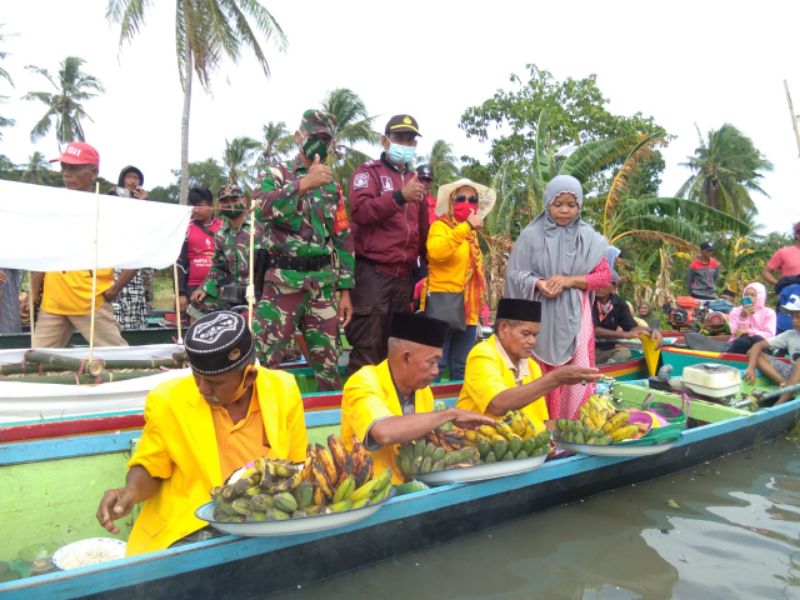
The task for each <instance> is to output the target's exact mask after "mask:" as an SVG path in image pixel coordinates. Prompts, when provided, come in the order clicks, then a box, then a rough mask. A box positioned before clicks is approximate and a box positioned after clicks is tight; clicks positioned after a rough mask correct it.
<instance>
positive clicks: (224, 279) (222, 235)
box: [202, 219, 264, 298]
mask: <svg viewBox="0 0 800 600" xmlns="http://www.w3.org/2000/svg"><path fill="white" fill-rule="evenodd" d="M263 237H264V228H263V226H262V225H261V223H259V222H258V221H256V234H255V240H254V243H255V248H254V250H258V249H259V248H260V247H261V246H260V244H261V243H262V242H263ZM249 278H250V222H249V221H245V222H244V223H243V224H242V226H241V228H239V229H238V230H237V229H233V227H231V224H230V221H228V220H227V219H224V224H223V226H222V227H220V228H219V230H217V232H216V233H215V234H214V258H213V263H212V265H211V270H210V271H209V272H208V275H207V276H206V278H205V281H203V286H202V289H203V291H204V292H205V293H206V294H208V295H209V296H211V297H212V298H218V297H219V294H220V288H221V287H222V286H223V285H229V284H236V285H247V282H248V281H249Z"/></svg>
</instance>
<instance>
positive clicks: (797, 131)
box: [783, 79, 800, 156]
mask: <svg viewBox="0 0 800 600" xmlns="http://www.w3.org/2000/svg"><path fill="white" fill-rule="evenodd" d="M783 88H784V89H785V90H786V101H787V102H788V103H789V113H790V114H791V116H792V129H794V137H795V139H796V140H797V151H798V156H800V127H798V125H797V115H796V114H795V112H794V106H793V105H792V95H791V94H790V93H789V82H788V81H786V80H785V79H784V80H783Z"/></svg>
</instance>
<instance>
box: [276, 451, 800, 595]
mask: <svg viewBox="0 0 800 600" xmlns="http://www.w3.org/2000/svg"><path fill="white" fill-rule="evenodd" d="M273 598H287V599H297V600H299V599H312V598H314V599H316V598H348V599H349V600H352V599H360V598H365V599H366V598H370V599H374V598H403V599H405V598H409V599H411V598H415V599H416V598H425V599H427V598H436V599H444V598H459V599H465V600H471V599H484V598H492V599H495V598H499V599H517V598H546V599H551V598H552V599H561V598H564V599H570V600H571V599H595V598H604V599H605V598H613V599H628V598H654V599H655V598H687V599H703V600H705V599H717V598H719V599H725V600H729V599H731V598H796V599H800V446H798V445H797V443H795V442H793V441H790V440H787V439H785V438H784V437H781V438H780V439H778V440H776V441H775V442H770V443H766V444H762V445H760V446H759V447H757V448H754V449H752V450H748V451H745V452H741V453H738V454H734V455H730V456H727V457H724V458H721V459H719V460H716V461H713V462H711V463H707V464H704V465H700V466H699V467H696V468H694V469H691V470H688V471H682V472H680V473H677V474H673V475H669V476H667V477H663V478H661V479H658V480H655V481H651V482H647V483H644V484H639V485H635V486H631V487H626V488H622V489H618V490H616V491H613V492H609V493H605V494H601V495H599V496H594V497H592V498H587V499H585V500H583V501H581V502H577V503H574V504H569V505H565V506H561V507H558V508H554V509H550V510H547V511H543V512H540V513H537V514H534V515H531V516H528V517H525V518H523V519H519V520H517V521H514V522H511V523H508V524H505V525H503V526H501V527H497V528H494V529H491V530H487V531H483V532H480V533H477V534H474V535H470V536H466V537H462V538H459V539H456V540H453V541H451V542H448V543H445V544H440V545H437V546H432V547H430V548H427V549H424V550H420V551H416V552H411V553H408V554H403V555H400V556H396V557H394V558H393V559H391V560H386V561H383V562H381V563H377V564H374V565H371V566H367V567H364V568H362V569H359V570H356V571H352V572H349V573H345V574H342V575H339V576H337V577H334V578H331V579H327V580H324V581H321V582H317V583H314V584H311V585H305V586H302V587H300V588H298V589H296V590H293V591H290V592H286V593H283V594H273V595H271V596H270V599H273Z"/></svg>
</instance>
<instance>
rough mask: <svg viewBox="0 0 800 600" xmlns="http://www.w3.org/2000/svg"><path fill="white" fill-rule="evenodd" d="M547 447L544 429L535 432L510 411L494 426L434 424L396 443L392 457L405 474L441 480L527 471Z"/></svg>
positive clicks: (544, 455) (541, 458)
mask: <svg viewBox="0 0 800 600" xmlns="http://www.w3.org/2000/svg"><path fill="white" fill-rule="evenodd" d="M549 451H550V434H549V433H548V432H547V431H542V432H540V433H538V434H537V433H536V429H535V427H534V426H533V424H532V423H531V422H530V420H529V419H528V417H527V415H525V414H524V413H522V412H520V411H510V412H509V413H508V414H506V416H505V417H504V418H503V420H502V421H498V422H497V423H496V424H495V425H494V426H492V425H481V427H480V428H479V429H477V430H472V429H459V428H457V427H454V426H452V424H450V425H448V426H444V427H440V428H439V429H436V430H435V431H432V432H431V433H429V434H428V435H426V436H425V437H424V438H422V439H419V440H416V441H414V442H410V443H408V444H404V445H403V446H401V447H400V453H399V454H398V456H397V459H396V460H397V464H398V466H399V467H400V470H401V471H402V472H403V473H404V474H405V475H406V478H407V479H417V480H419V481H422V482H424V483H426V484H428V485H444V484H448V483H468V482H470V481H482V480H486V479H495V478H497V477H505V476H506V475H515V474H518V473H525V472H526V471H532V470H533V469H535V468H537V467H539V466H540V465H541V464H542V463H544V461H545V460H546V459H547V454H548V452H549Z"/></svg>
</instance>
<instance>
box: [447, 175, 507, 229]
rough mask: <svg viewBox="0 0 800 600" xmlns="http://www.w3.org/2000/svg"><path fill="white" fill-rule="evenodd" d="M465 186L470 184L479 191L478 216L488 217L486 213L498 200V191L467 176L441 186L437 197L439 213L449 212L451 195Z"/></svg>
mask: <svg viewBox="0 0 800 600" xmlns="http://www.w3.org/2000/svg"><path fill="white" fill-rule="evenodd" d="M464 186H469V187H471V188H472V189H474V190H475V191H476V192H478V216H479V217H480V218H481V219H484V218H486V215H488V214H489V213H490V212H491V210H492V208H493V207H494V203H495V202H497V192H495V191H494V190H493V189H492V188H490V187H487V186H485V185H483V184H481V183H475V182H474V181H472V180H471V179H466V178H464V179H459V180H458V181H454V182H453V183H446V184H444V185H442V186H439V195H438V196H437V198H436V214H437V215H439V216H440V217H441V216H442V215H443V214H445V213H446V212H447V209H448V208H449V206H450V196H451V195H452V193H453V192H455V191H456V190H457V189H458V188H460V187H464Z"/></svg>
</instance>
